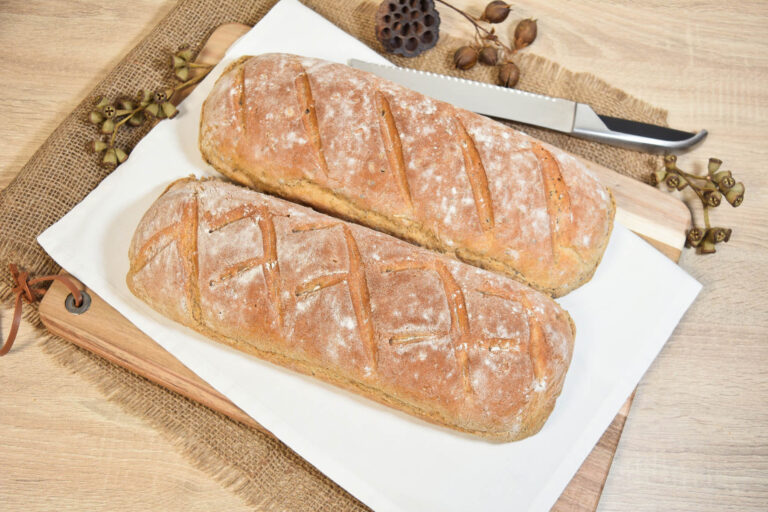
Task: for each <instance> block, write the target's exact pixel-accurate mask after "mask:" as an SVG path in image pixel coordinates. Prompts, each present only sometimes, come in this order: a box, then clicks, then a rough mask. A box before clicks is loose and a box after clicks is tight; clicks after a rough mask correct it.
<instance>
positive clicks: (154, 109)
mask: <svg viewBox="0 0 768 512" xmlns="http://www.w3.org/2000/svg"><path fill="white" fill-rule="evenodd" d="M144 112H146V113H147V114H149V115H151V116H153V117H161V114H162V110H160V105H158V104H157V103H150V104H149V105H147V108H145V109H144Z"/></svg>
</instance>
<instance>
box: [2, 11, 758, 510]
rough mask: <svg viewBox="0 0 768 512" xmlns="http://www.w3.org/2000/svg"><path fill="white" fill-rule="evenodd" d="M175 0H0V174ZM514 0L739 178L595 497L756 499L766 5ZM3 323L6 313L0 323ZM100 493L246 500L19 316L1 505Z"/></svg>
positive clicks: (680, 506) (583, 64)
mask: <svg viewBox="0 0 768 512" xmlns="http://www.w3.org/2000/svg"><path fill="white" fill-rule="evenodd" d="M455 3H456V4H457V5H475V6H478V7H477V9H480V8H482V5H484V2H482V1H477V0H462V1H456V2H455ZM173 4H174V2H173V0H136V1H134V2H130V5H124V3H123V2H102V1H97V0H56V1H55V0H37V1H30V0H4V1H3V2H0V111H2V118H3V123H2V124H0V188H3V187H5V186H6V185H7V184H8V183H9V182H10V181H11V180H12V179H13V177H14V176H15V175H16V174H17V173H18V171H19V170H20V169H21V167H22V166H23V165H24V163H25V162H26V161H27V160H28V159H29V158H30V157H31V156H32V154H33V153H34V151H35V150H36V149H37V147H38V146H39V145H40V144H41V143H42V142H43V141H44V140H45V138H46V137H47V136H48V134H49V133H50V132H51V131H52V130H53V129H54V128H55V127H56V126H57V124H58V123H59V122H60V121H61V120H62V119H63V118H64V117H65V116H66V115H67V113H68V112H70V111H71V110H72V109H73V108H74V107H75V106H76V105H77V103H78V102H79V101H80V99H81V98H82V97H83V96H84V95H85V94H86V93H87V92H88V91H89V90H90V89H91V88H92V87H93V86H94V85H95V84H96V83H97V82H98V80H99V79H100V78H101V77H102V76H104V74H105V73H106V72H107V71H108V70H109V69H111V67H112V66H114V65H115V64H116V63H117V62H118V61H119V60H120V58H121V57H122V55H124V54H125V53H126V52H127V51H128V50H129V49H130V48H131V47H132V46H133V45H135V44H136V43H137V42H138V41H140V40H141V38H142V37H144V36H145V35H146V34H147V33H148V32H149V31H150V29H151V28H152V26H153V25H154V23H155V22H156V21H157V20H158V19H159V18H160V17H162V16H163V15H164V14H165V13H167V12H168V11H169V10H170V8H171V7H172V6H173ZM515 6H516V7H515V9H516V10H515V13H516V15H519V17H522V16H534V17H536V18H538V20H539V34H540V35H539V39H538V40H537V41H536V44H535V46H534V48H533V49H532V50H533V52H535V53H537V54H540V55H543V56H546V57H548V58H550V59H552V60H556V61H558V62H560V63H561V64H563V65H564V66H566V67H567V68H569V69H571V70H575V71H589V72H592V73H594V74H596V75H597V76H600V77H602V78H604V79H605V80H607V81H608V82H609V83H611V84H613V85H614V86H617V87H620V88H622V89H624V90H625V91H627V92H629V93H631V94H633V95H635V96H638V97H640V98H642V99H645V100H647V101H649V102H651V103H653V104H655V105H659V106H663V107H665V108H667V109H668V110H669V112H670V115H669V121H670V124H671V125H672V126H673V127H676V128H682V129H691V130H693V129H698V128H707V129H708V130H709V131H710V135H709V138H708V140H707V141H706V142H705V144H703V146H702V147H700V148H699V149H697V150H695V151H694V152H693V153H691V154H689V155H686V156H684V157H681V158H680V160H679V161H680V163H681V165H682V166H685V167H694V168H698V169H702V168H704V166H705V165H706V160H707V158H708V157H709V156H717V157H719V158H721V159H723V160H724V161H725V167H726V168H729V169H732V170H733V171H734V173H735V174H736V177H737V178H738V179H740V180H742V181H744V182H745V184H746V186H747V193H746V199H745V202H744V204H743V205H742V206H741V207H740V208H738V209H732V208H730V207H728V206H727V205H726V206H724V207H721V208H719V209H718V210H716V211H715V212H714V213H713V220H714V222H715V223H717V224H720V225H725V226H728V227H732V228H733V229H734V233H733V237H732V239H731V241H730V242H729V243H728V244H723V245H720V246H718V252H717V254H715V255H712V256H697V255H695V254H693V253H692V252H690V251H686V252H685V253H684V255H683V258H682V259H681V261H680V264H681V266H682V267H683V268H685V269H686V270H687V271H688V272H690V273H691V274H692V275H693V276H694V277H696V278H697V279H698V280H699V281H701V282H702V283H703V284H704V290H703V291H702V293H701V295H700V296H699V298H698V300H697V301H696V303H695V304H694V305H693V307H692V309H691V310H690V311H689V312H688V314H687V315H686V316H685V318H684V320H683V322H682V323H681V324H680V326H679V327H678V328H677V330H676V331H675V333H674V335H673V336H672V338H671V339H670V341H669V343H668V344H667V346H666V348H665V349H664V350H663V351H662V353H661V355H660V356H659V358H658V359H657V361H656V362H655V363H654V364H653V366H652V367H651V369H650V371H649V372H648V374H647V375H646V376H645V378H644V379H643V381H642V382H641V384H640V387H639V390H638V392H637V395H636V398H635V402H634V405H633V407H632V412H631V413H630V415H629V419H628V421H627V425H626V428H625V430H624V435H623V437H622V440H621V443H620V445H619V449H618V452H617V454H616V458H615V460H614V464H613V468H612V470H611V473H610V476H609V478H608V481H607V484H606V487H605V491H604V493H603V498H602V501H601V503H600V510H602V511H609V510H611V511H612V510H635V511H639V510H724V509H729V510H740V511H741V510H750V509H754V510H759V509H760V510H764V509H765V507H766V505H767V504H768V304H767V302H768V265H766V262H768V253H766V250H767V249H768V215H767V214H768V36H767V35H766V27H768V3H764V2H760V1H746V0H739V1H734V2H720V1H714V0H706V1H704V0H702V1H698V2H687V1H668V0H665V1H661V0H644V1H638V2H612V1H609V0H603V1H598V0H589V1H587V0H583V1H580V2H572V1H566V0H559V1H551V2H536V1H533V0H524V1H519V2H515ZM441 12H442V11H441ZM0 229H2V227H0ZM0 271H4V270H0ZM648 321H649V322H652V321H653V319H648ZM9 324H10V312H8V311H6V312H5V313H4V314H3V317H2V327H3V329H2V330H3V334H5V333H6V331H7V328H8V326H9ZM105 508H106V509H111V510H158V509H159V510H185V511H187V510H211V509H216V510H218V509H228V510H241V509H245V506H244V505H243V504H242V502H241V501H240V500H239V499H238V498H237V497H235V496H234V495H233V494H231V493H230V492H228V491H226V490H224V489H223V488H222V487H220V486H219V485H218V484H217V483H216V482H214V481H213V480H212V479H211V478H209V477H208V476H206V475H205V474H204V473H203V472H201V471H200V470H197V469H195V468H194V467H193V466H192V465H191V464H190V463H189V462H187V461H186V460H185V459H184V458H183V457H182V456H181V455H179V454H178V453H177V452H176V450H175V449H174V448H173V446H172V445H171V443H170V442H169V441H168V440H167V439H165V438H164V437H162V436H161V435H160V434H159V433H157V432H156V431H155V430H153V429H152V428H151V427H150V426H149V425H148V424H146V423H145V422H143V421H142V420H140V419H138V418H136V417H133V416H130V415H128V414H126V413H125V412H123V411H122V410H121V409H120V408H119V407H118V406H117V405H115V404H113V403H111V402H109V401H107V400H106V399H105V398H104V397H103V396H102V395H101V394H100V393H99V392H98V391H97V390H96V389H95V388H93V387H92V386H90V385H89V384H88V383H86V382H85V381H84V380H83V379H81V378H80V377H79V376H77V375H73V374H71V373H69V372H68V371H67V370H64V369H62V368H60V367H58V366H57V365H56V364H54V363H53V362H52V361H51V360H50V359H49V358H48V357H47V356H46V355H45V354H43V353H42V351H41V348H40V346H39V340H37V338H36V335H35V333H34V332H33V331H32V329H31V328H30V327H29V326H28V325H25V326H23V328H22V331H21V335H20V336H19V339H18V340H17V342H16V345H15V346H14V349H13V351H12V353H11V354H10V355H9V356H8V357H5V358H3V359H0V509H8V510H19V509H24V510H49V509H57V510H92V509H105Z"/></svg>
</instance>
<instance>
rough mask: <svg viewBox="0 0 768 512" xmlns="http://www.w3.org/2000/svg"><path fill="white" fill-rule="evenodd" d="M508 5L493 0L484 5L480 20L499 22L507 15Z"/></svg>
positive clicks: (499, 0) (498, 0)
mask: <svg viewBox="0 0 768 512" xmlns="http://www.w3.org/2000/svg"><path fill="white" fill-rule="evenodd" d="M510 10H511V9H510V6H509V5H508V4H507V3H506V2H502V1H501V0H494V1H493V2H491V3H489V4H488V5H486V6H485V11H483V16H482V18H480V19H482V20H484V21H487V22H489V23H501V22H503V21H504V20H506V19H507V16H509V11H510Z"/></svg>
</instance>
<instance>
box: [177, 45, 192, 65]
mask: <svg viewBox="0 0 768 512" xmlns="http://www.w3.org/2000/svg"><path fill="white" fill-rule="evenodd" d="M175 56H176V57H178V58H180V59H181V60H183V61H184V62H189V61H190V60H192V50H190V49H189V48H185V49H183V50H179V51H178V52H176V55H175Z"/></svg>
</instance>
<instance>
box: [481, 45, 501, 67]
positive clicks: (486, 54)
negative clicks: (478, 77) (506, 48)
mask: <svg viewBox="0 0 768 512" xmlns="http://www.w3.org/2000/svg"><path fill="white" fill-rule="evenodd" d="M498 61H499V52H498V50H497V49H496V48H494V47H493V46H486V47H485V48H483V49H482V50H480V62H481V63H483V64H485V65H486V66H495V65H496V63H497V62H498Z"/></svg>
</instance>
